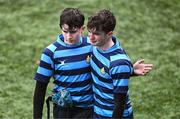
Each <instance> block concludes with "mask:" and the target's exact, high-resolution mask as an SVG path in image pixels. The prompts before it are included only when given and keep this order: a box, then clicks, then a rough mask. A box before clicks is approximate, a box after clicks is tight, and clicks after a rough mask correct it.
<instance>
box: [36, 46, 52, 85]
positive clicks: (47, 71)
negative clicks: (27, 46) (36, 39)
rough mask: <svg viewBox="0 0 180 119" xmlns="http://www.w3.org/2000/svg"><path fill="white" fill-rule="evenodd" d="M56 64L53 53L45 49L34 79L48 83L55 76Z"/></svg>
mask: <svg viewBox="0 0 180 119" xmlns="http://www.w3.org/2000/svg"><path fill="white" fill-rule="evenodd" d="M53 69H54V63H53V52H52V51H51V50H50V49H48V48H45V49H44V51H43V53H42V55H41V59H40V63H39V66H38V68H37V71H36V74H35V77H34V79H35V80H37V81H40V82H44V83H48V82H49V80H50V78H51V76H52V75H53Z"/></svg>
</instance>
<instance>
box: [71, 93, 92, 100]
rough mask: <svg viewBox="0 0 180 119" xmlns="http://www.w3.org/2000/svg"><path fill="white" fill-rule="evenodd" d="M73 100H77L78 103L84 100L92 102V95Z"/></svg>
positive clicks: (74, 97) (75, 97)
mask: <svg viewBox="0 0 180 119" xmlns="http://www.w3.org/2000/svg"><path fill="white" fill-rule="evenodd" d="M72 98H73V100H76V101H77V102H81V101H83V100H92V97H91V95H89V94H87V95H85V96H83V97H82V96H72Z"/></svg>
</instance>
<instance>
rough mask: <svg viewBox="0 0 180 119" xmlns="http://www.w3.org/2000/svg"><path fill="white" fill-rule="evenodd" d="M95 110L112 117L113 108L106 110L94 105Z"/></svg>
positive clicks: (99, 113)
mask: <svg viewBox="0 0 180 119" xmlns="http://www.w3.org/2000/svg"><path fill="white" fill-rule="evenodd" d="M94 111H95V112H96V113H97V114H98V115H101V114H103V115H101V116H106V117H112V110H105V109H102V108H99V107H97V106H96V105H94Z"/></svg>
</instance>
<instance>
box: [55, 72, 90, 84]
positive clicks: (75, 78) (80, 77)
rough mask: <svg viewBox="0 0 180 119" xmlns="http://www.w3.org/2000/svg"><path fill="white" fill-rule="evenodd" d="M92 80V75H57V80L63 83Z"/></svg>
mask: <svg viewBox="0 0 180 119" xmlns="http://www.w3.org/2000/svg"><path fill="white" fill-rule="evenodd" d="M90 78H91V75H90V73H85V74H81V75H72V76H61V75H55V79H56V80H59V81H61V82H80V81H84V80H86V79H90Z"/></svg>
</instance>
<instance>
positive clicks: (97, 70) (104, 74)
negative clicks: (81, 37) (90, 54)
mask: <svg viewBox="0 0 180 119" xmlns="http://www.w3.org/2000/svg"><path fill="white" fill-rule="evenodd" d="M90 64H91V66H92V67H91V68H93V69H94V70H95V71H96V72H97V73H98V75H99V76H101V77H103V78H108V77H109V78H110V76H109V74H108V73H106V72H104V73H103V74H102V73H101V70H100V69H99V67H98V66H97V65H96V64H95V63H94V61H93V60H91V62H90Z"/></svg>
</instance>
